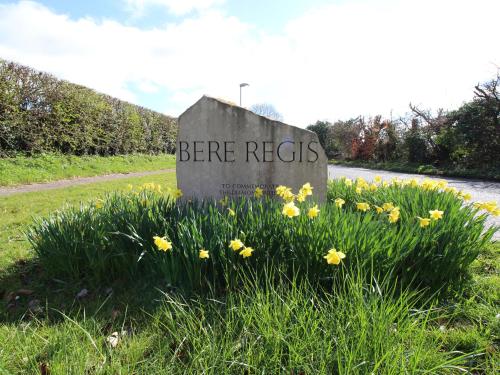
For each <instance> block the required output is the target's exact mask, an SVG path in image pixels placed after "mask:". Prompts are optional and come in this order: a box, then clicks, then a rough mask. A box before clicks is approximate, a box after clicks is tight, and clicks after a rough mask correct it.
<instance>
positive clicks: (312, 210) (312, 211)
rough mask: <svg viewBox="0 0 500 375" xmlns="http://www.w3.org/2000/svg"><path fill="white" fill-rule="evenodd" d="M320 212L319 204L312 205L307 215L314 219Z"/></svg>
mask: <svg viewBox="0 0 500 375" xmlns="http://www.w3.org/2000/svg"><path fill="white" fill-rule="evenodd" d="M318 214H319V209H318V205H315V206H314V207H311V208H310V209H309V211H308V212H307V217H308V218H309V219H314V218H315V217H316V216H318Z"/></svg>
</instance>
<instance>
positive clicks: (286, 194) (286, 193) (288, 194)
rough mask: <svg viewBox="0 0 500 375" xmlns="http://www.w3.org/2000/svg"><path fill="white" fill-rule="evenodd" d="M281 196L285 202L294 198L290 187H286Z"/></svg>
mask: <svg viewBox="0 0 500 375" xmlns="http://www.w3.org/2000/svg"><path fill="white" fill-rule="evenodd" d="M282 198H283V200H284V201H285V202H293V201H294V199H295V195H294V194H293V193H292V189H290V188H286V190H285V191H284V192H283V195H282Z"/></svg>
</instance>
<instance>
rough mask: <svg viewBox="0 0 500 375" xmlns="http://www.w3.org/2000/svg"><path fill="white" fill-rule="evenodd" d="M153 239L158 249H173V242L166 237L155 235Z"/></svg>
mask: <svg viewBox="0 0 500 375" xmlns="http://www.w3.org/2000/svg"><path fill="white" fill-rule="evenodd" d="M153 240H154V242H155V245H156V247H157V248H158V250H162V251H168V250H170V249H172V242H169V241H167V239H166V238H165V237H159V236H154V237H153Z"/></svg>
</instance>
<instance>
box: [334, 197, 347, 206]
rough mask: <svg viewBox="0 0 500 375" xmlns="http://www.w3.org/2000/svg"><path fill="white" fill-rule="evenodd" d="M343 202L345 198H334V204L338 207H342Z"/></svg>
mask: <svg viewBox="0 0 500 375" xmlns="http://www.w3.org/2000/svg"><path fill="white" fill-rule="evenodd" d="M344 203H345V200H343V199H342V198H337V199H335V206H337V207H338V208H342V206H343V205H344Z"/></svg>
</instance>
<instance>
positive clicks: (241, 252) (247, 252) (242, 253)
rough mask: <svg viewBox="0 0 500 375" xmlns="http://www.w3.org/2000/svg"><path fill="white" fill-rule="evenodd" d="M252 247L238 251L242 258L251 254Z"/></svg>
mask: <svg viewBox="0 0 500 375" xmlns="http://www.w3.org/2000/svg"><path fill="white" fill-rule="evenodd" d="M253 251H254V250H253V249H252V248H251V247H245V248H244V249H243V250H241V251H240V255H241V256H242V257H243V258H248V257H249V256H252V253H253Z"/></svg>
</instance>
